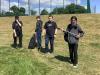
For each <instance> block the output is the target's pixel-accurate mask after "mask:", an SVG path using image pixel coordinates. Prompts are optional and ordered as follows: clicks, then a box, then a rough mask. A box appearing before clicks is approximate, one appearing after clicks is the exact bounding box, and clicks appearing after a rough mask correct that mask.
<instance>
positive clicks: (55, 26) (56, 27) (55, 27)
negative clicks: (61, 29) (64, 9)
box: [55, 23, 57, 35]
mask: <svg viewBox="0 0 100 75" xmlns="http://www.w3.org/2000/svg"><path fill="white" fill-rule="evenodd" d="M56 34H57V24H56V23H55V35H56Z"/></svg>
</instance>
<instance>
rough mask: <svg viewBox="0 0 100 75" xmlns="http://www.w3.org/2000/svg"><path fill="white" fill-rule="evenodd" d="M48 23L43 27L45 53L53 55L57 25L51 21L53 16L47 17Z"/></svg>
mask: <svg viewBox="0 0 100 75" xmlns="http://www.w3.org/2000/svg"><path fill="white" fill-rule="evenodd" d="M48 19H49V21H47V22H46V23H45V25H44V31H45V32H46V35H45V50H46V52H49V53H53V52H54V38H55V37H56V33H57V24H56V22H54V20H53V16H52V15H50V16H49V17H48ZM49 42H50V50H49V48H48V44H49Z"/></svg>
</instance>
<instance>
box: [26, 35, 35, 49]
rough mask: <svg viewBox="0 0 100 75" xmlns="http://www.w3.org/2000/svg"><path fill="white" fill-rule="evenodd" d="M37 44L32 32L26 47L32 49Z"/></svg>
mask: <svg viewBox="0 0 100 75" xmlns="http://www.w3.org/2000/svg"><path fill="white" fill-rule="evenodd" d="M36 46H37V43H36V35H35V34H33V36H32V37H31V39H30V42H29V45H28V49H34V48H35V47H36Z"/></svg>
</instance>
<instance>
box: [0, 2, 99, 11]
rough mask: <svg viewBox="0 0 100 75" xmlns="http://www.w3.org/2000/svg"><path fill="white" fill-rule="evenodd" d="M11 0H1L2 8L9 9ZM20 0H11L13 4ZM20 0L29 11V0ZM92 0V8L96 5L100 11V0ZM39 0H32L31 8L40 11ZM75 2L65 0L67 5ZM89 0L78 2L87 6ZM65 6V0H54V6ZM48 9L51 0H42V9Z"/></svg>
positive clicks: (21, 4) (22, 5) (21, 5)
mask: <svg viewBox="0 0 100 75" xmlns="http://www.w3.org/2000/svg"><path fill="white" fill-rule="evenodd" d="M8 1H9V0H1V3H2V10H5V11H8V9H9V3H8ZM17 1H18V0H11V6H13V5H16V6H17V5H18V3H17ZM19 1H20V7H24V8H25V9H26V11H27V13H28V0H19ZM90 1H91V9H92V12H93V8H94V7H95V6H96V13H100V4H99V3H100V0H90ZM38 2H39V0H30V3H31V9H32V10H36V11H37V12H38V7H39V5H38ZM71 3H75V0H65V5H68V4H71ZM86 3H87V0H78V4H80V5H82V6H84V7H85V8H86ZM62 6H63V0H52V8H55V7H62ZM43 9H47V10H48V11H50V0H41V10H43Z"/></svg>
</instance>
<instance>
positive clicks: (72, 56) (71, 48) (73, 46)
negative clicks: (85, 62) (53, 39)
mask: <svg viewBox="0 0 100 75" xmlns="http://www.w3.org/2000/svg"><path fill="white" fill-rule="evenodd" d="M68 46H69V53H70V59H71V62H72V63H73V65H76V64H78V53H77V50H78V44H68Z"/></svg>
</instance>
